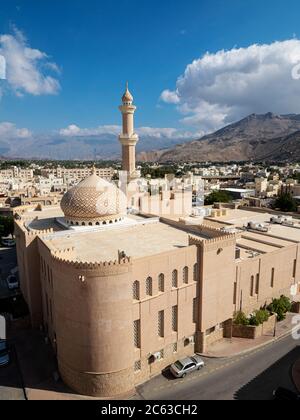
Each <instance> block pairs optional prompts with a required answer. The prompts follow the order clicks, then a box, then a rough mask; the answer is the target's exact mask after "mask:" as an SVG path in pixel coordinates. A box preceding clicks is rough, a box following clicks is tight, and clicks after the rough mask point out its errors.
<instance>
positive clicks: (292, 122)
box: [141, 113, 300, 162]
mask: <svg viewBox="0 0 300 420" xmlns="http://www.w3.org/2000/svg"><path fill="white" fill-rule="evenodd" d="M299 141H300V115H275V114H272V113H268V114H264V115H257V114H252V115H249V116H248V117H247V118H244V119H243V120H241V121H239V122H237V123H235V124H231V125H229V126H227V127H225V128H222V129H221V130H219V131H217V132H215V133H213V134H210V135H207V136H205V137H202V138H201V139H199V140H196V141H192V142H187V143H185V144H180V145H177V146H175V147H174V148H170V149H168V150H164V151H158V152H157V151H156V152H153V151H152V152H150V153H144V154H143V155H142V156H141V158H142V159H143V160H152V159H151V158H152V157H153V156H157V158H158V160H159V161H160V162H167V161H172V162H173V161H174V162H180V161H185V162H206V161H211V162H225V161H248V160H263V159H268V160H290V161H293V160H294V161H295V160H300V142H299Z"/></svg>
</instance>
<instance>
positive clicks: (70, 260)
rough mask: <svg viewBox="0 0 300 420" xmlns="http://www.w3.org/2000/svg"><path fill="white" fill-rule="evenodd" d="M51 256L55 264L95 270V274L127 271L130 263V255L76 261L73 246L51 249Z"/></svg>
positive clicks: (71, 268) (80, 269) (68, 267)
mask: <svg viewBox="0 0 300 420" xmlns="http://www.w3.org/2000/svg"><path fill="white" fill-rule="evenodd" d="M51 256H52V258H53V260H54V262H55V263H56V264H57V265H61V266H63V267H64V268H67V269H70V270H76V271H80V272H83V271H84V272H85V271H88V272H91V271H92V272H95V275H99V276H102V275H113V274H118V273H120V272H128V271H129V267H131V265H132V259H131V258H130V257H124V258H122V259H120V260H112V261H90V262H89V261H78V259H77V255H76V250H75V248H67V249H64V250H52V251H51Z"/></svg>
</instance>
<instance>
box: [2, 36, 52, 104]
mask: <svg viewBox="0 0 300 420" xmlns="http://www.w3.org/2000/svg"><path fill="white" fill-rule="evenodd" d="M0 54H1V55H2V56H3V57H4V58H5V60H6V79H7V82H8V85H9V86H10V87H11V88H12V89H13V91H14V92H15V94H16V95H17V96H22V95H24V94H31V95H35V96H38V95H54V94H57V93H58V92H59V90H60V84H59V81H58V80H57V79H56V78H54V77H53V76H50V75H48V74H46V73H45V71H44V70H47V69H49V70H50V71H52V72H55V73H58V71H59V69H58V66H57V65H56V64H55V63H53V62H51V61H50V60H49V57H48V56H47V54H46V53H44V52H42V51H40V50H37V49H33V48H30V46H29V45H28V42H27V40H26V39H25V37H24V35H23V34H22V33H21V32H20V31H18V30H17V29H15V30H14V34H13V35H10V34H4V35H0Z"/></svg>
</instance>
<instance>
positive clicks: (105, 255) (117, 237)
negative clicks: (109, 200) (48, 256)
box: [43, 222, 189, 262]
mask: <svg viewBox="0 0 300 420" xmlns="http://www.w3.org/2000/svg"><path fill="white" fill-rule="evenodd" d="M43 241H44V242H45V244H46V245H47V246H49V247H51V248H54V249H56V250H63V249H66V248H71V247H74V248H75V252H76V255H77V258H76V259H77V261H81V262H97V261H111V260H116V259H118V251H124V252H125V254H126V255H127V256H128V257H132V258H142V257H146V256H149V255H157V254H161V253H164V252H167V251H172V250H175V249H180V248H185V247H187V246H189V234H188V233H187V232H184V231H181V230H179V229H176V228H173V227H171V226H168V225H166V224H163V223H160V222H156V223H153V224H144V225H143V224H138V225H135V226H130V227H124V228H120V229H109V228H108V229H106V230H102V231H93V232H72V233H70V234H68V232H67V234H63V235H61V234H58V235H57V234H54V235H51V236H49V237H47V238H46V239H43Z"/></svg>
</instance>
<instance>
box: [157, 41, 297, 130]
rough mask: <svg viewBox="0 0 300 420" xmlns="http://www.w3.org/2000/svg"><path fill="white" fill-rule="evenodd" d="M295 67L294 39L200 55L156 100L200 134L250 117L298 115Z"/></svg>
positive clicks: (295, 43) (295, 50)
mask: <svg viewBox="0 0 300 420" xmlns="http://www.w3.org/2000/svg"><path fill="white" fill-rule="evenodd" d="M299 63H300V40H298V39H291V40H288V41H282V42H274V43H272V44H270V45H256V44H255V45H251V46H250V47H248V48H233V49H232V50H230V51H224V50H223V51H218V52H217V53H215V54H212V53H206V54H205V55H204V56H202V57H201V58H199V59H197V60H195V61H193V63H191V64H189V65H188V66H187V68H186V70H185V73H184V74H183V75H182V76H180V77H179V78H178V80H177V84H176V89H175V90H174V91H170V90H165V91H164V92H163V93H162V95H161V99H162V100H163V101H164V102H166V103H171V104H175V105H176V106H177V109H178V111H179V112H180V113H181V114H182V115H183V116H184V117H183V119H182V122H183V123H185V124H187V125H189V126H195V127H197V128H198V129H203V130H204V131H206V132H208V131H212V130H215V129H218V128H220V127H221V126H223V125H225V124H229V123H232V122H234V121H237V120H238V119H240V118H243V117H244V116H246V115H248V114H251V113H266V112H269V111H271V112H274V113H278V114H284V113H300V101H299V96H300V82H299V80H297V79H295V78H293V77H292V73H293V69H294V68H295V66H297V64H299Z"/></svg>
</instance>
